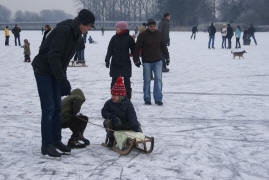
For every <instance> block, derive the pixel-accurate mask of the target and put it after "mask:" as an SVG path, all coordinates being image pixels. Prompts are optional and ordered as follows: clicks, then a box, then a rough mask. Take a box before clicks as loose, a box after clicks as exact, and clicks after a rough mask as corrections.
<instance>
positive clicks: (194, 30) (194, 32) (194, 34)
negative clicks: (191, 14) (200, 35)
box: [191, 24, 198, 40]
mask: <svg viewBox="0 0 269 180" xmlns="http://www.w3.org/2000/svg"><path fill="white" fill-rule="evenodd" d="M191 31H192V34H191V39H192V38H193V39H194V40H195V38H196V33H197V32H198V24H197V25H196V26H193V27H192V30H191Z"/></svg>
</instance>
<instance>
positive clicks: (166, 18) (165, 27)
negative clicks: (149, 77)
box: [158, 13, 171, 72]
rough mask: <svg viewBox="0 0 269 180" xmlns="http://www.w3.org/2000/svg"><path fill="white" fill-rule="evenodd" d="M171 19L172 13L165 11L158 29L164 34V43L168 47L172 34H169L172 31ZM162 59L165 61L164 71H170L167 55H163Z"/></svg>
mask: <svg viewBox="0 0 269 180" xmlns="http://www.w3.org/2000/svg"><path fill="white" fill-rule="evenodd" d="M170 19H171V15H170V13H165V14H164V15H163V19H162V20H161V22H160V23H159V27H158V30H159V31H160V32H161V33H162V35H163V40H164V43H165V45H166V46H167V47H168V46H170V36H169V33H170V25H169V22H170ZM162 61H163V69H162V71H163V72H169V69H168V68H167V62H166V61H167V60H166V59H165V55H164V54H163V56H162Z"/></svg>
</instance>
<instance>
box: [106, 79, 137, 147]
mask: <svg viewBox="0 0 269 180" xmlns="http://www.w3.org/2000/svg"><path fill="white" fill-rule="evenodd" d="M111 95H112V98H111V99H110V100H108V101H107V102H106V103H105V105H104V107H103V109H102V117H103V118H104V119H105V121H104V127H105V128H107V130H106V131H107V138H108V140H109V143H108V146H110V147H111V146H112V145H113V142H114V136H113V132H112V131H111V130H117V131H119V130H133V131H136V132H142V130H141V127H140V123H139V122H138V121H137V116H136V112H135V109H134V106H133V104H132V103H131V101H129V100H128V99H127V98H126V89H125V86H124V84H123V79H122V77H119V78H118V79H117V81H116V83H115V84H114V86H113V88H112V89H111Z"/></svg>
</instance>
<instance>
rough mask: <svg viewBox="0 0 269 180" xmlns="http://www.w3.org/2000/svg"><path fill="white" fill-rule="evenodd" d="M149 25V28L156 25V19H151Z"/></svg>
mask: <svg viewBox="0 0 269 180" xmlns="http://www.w3.org/2000/svg"><path fill="white" fill-rule="evenodd" d="M147 25H148V26H150V25H156V21H155V20H154V19H149V20H148V24H147Z"/></svg>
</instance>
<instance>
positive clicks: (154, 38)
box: [133, 19, 170, 106]
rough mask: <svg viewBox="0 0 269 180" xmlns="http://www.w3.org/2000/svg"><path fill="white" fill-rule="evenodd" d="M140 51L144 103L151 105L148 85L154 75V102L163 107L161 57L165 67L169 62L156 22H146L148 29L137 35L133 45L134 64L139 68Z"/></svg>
mask: <svg viewBox="0 0 269 180" xmlns="http://www.w3.org/2000/svg"><path fill="white" fill-rule="evenodd" d="M140 49H142V62H143V78H144V86H143V92H144V101H145V104H146V105H151V93H150V83H151V78H152V77H151V75H152V72H153V73H154V90H153V94H154V100H155V103H156V104H157V105H159V106H161V105H163V94H162V85H163V84H162V66H163V61H162V55H164V57H165V58H166V63H167V65H168V64H169V62H170V59H169V53H168V49H167V45H166V43H165V41H164V39H163V35H162V33H161V32H160V31H158V30H157V29H156V21H155V20H153V19H149V20H148V29H147V30H146V31H144V32H143V33H141V34H139V36H138V38H137V42H136V45H135V52H134V54H133V55H134V62H135V64H136V66H138V67H140V65H141V62H140V57H139V52H140Z"/></svg>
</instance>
